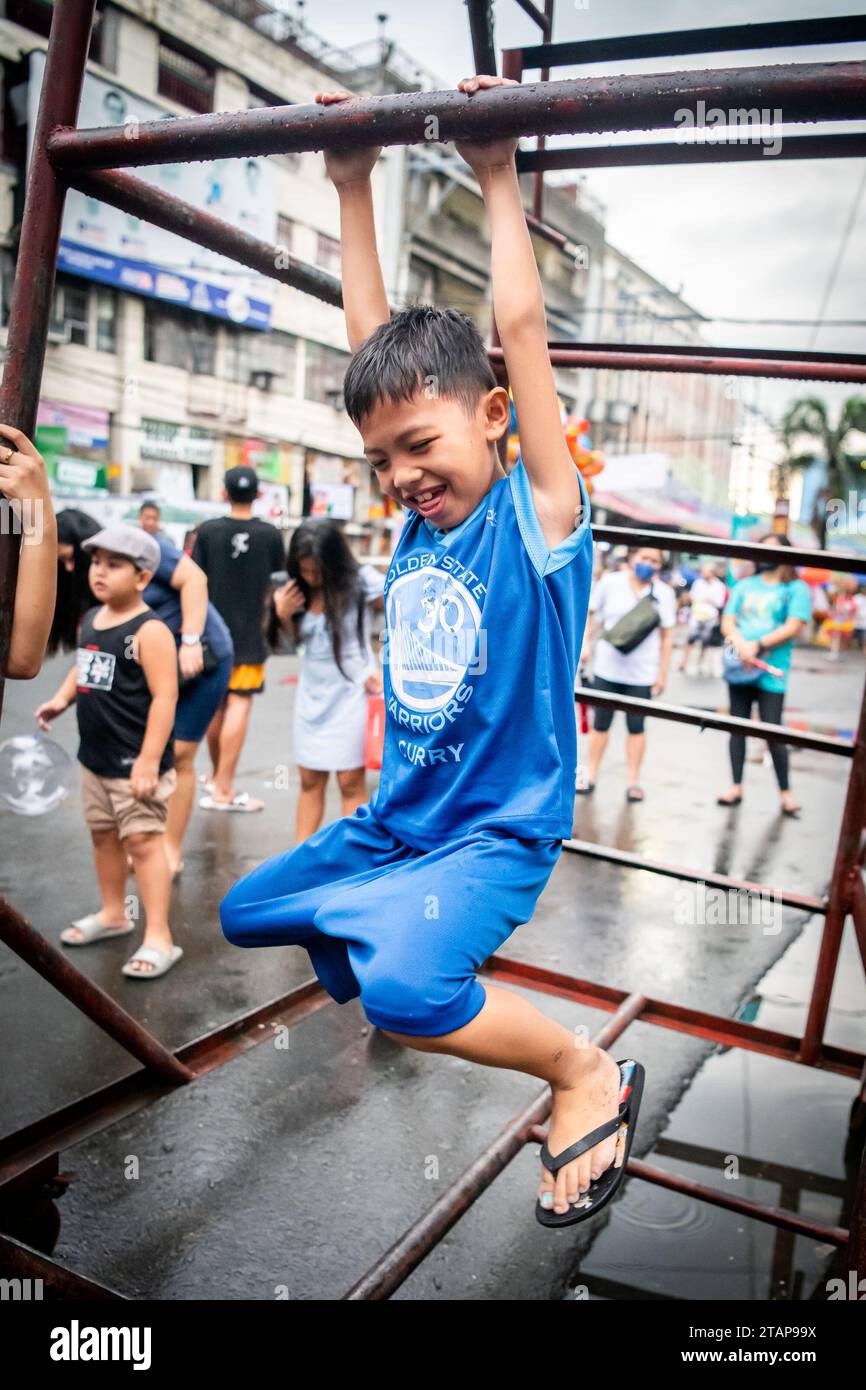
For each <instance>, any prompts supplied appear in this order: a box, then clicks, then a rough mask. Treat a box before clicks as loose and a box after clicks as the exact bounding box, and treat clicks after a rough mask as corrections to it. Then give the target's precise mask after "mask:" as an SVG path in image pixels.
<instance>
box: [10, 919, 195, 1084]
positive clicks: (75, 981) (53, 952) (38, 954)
mask: <svg viewBox="0 0 866 1390" xmlns="http://www.w3.org/2000/svg"><path fill="white" fill-rule="evenodd" d="M0 940H2V941H4V942H5V943H6V945H7V946H8V947H9V948H10V950H12V951H14V952H15V953H16V955H19V956H20V957H21V959H22V960H25V961H26V962H27V964H28V965H30V966H32V967H33V969H34V970H35V971H36V973H37V974H38V975H41V976H42V978H43V980H47V981H48V983H49V984H50V985H53V986H54V988H55V989H56V990H58V991H59V992H60V994H62V995H63V996H64V998H66V999H68V1000H69V1001H70V1003H72V1004H74V1005H75V1007H76V1008H77V1009H80V1010H81V1012H82V1013H83V1014H85V1015H86V1017H87V1018H89V1019H91V1020H92V1021H93V1022H94V1023H97V1024H98V1025H99V1027H100V1028H101V1029H102V1030H103V1032H105V1033H107V1034H108V1036H109V1037H110V1038H113V1039H114V1041H115V1042H117V1043H120V1046H121V1047H123V1048H125V1049H126V1051H127V1052H130V1053H131V1054H132V1056H133V1057H136V1058H137V1059H138V1061H139V1062H142V1063H143V1064H144V1066H146V1067H149V1068H150V1070H151V1071H152V1072H153V1073H154V1074H155V1075H157V1076H161V1077H163V1078H164V1080H166V1081H170V1082H173V1083H174V1084H175V1085H178V1084H179V1083H181V1082H185V1081H191V1080H192V1077H193V1073H192V1072H191V1071H190V1070H189V1068H188V1067H185V1066H184V1065H183V1063H182V1062H179V1061H178V1060H177V1058H176V1057H175V1056H174V1055H173V1053H171V1052H170V1051H169V1050H168V1048H167V1047H164V1046H163V1044H162V1043H161V1042H160V1041H159V1039H158V1038H155V1037H154V1036H153V1034H152V1033H149V1032H148V1031H147V1029H146V1028H143V1027H142V1026H141V1024H140V1023H138V1022H137V1020H136V1019H134V1018H133V1017H132V1015H131V1014H128V1013H127V1012H126V1010H125V1009H122V1008H121V1007H120V1005H119V1004H118V1003H116V1002H115V1000H114V999H112V997H111V995H110V994H106V992H105V990H103V989H100V988H99V985H96V984H94V983H93V981H92V980H89V979H88V978H87V976H86V975H82V973H81V971H80V970H76V969H75V966H74V965H71V964H70V962H69V961H68V960H67V959H66V957H65V956H64V955H62V954H61V953H60V951H58V950H57V948H56V947H54V946H52V945H51V943H50V942H49V941H46V940H45V937H44V936H40V934H39V932H38V931H36V930H35V928H34V927H32V926H31V925H30V923H29V922H28V921H27V920H26V919H25V918H24V917H22V915H21V913H20V912H16V911H15V908H14V907H12V906H11V904H9V903H8V902H7V901H6V899H5V898H0Z"/></svg>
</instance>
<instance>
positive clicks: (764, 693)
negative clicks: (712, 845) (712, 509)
mask: <svg viewBox="0 0 866 1390" xmlns="http://www.w3.org/2000/svg"><path fill="white" fill-rule="evenodd" d="M761 544H762V545H767V546H770V545H777V546H785V545H790V544H791V542H790V541H789V540H788V537H787V536H778V535H776V534H775V533H772V532H771V533H770V534H769V535H766V536H764V537H763V538H762V540H761ZM756 568H757V573H756V574H753V575H751V576H750V577H749V578H748V579H741V580H739V582H738V583H736V584H735V585H734V587H733V590H732V591H731V595H730V598H729V599H728V602H727V604H726V605H725V610H724V613H723V615H722V635H723V636H724V637H725V639H726V640H727V641H728V642H730V643H731V645H732V646H733V648H734V651H735V652H736V654H737V656H738V657H739V658H740V660H741V661H742V662H744V663H745V664H746V665H748V663H749V662H750V661H751V660H752V658H754V657H758V658H759V659H760V660H761V661H765V662H766V663H767V665H768V666H772V667H774V668H775V669H776V670H777V671H779V672H780V673H781V674H780V675H771V673H770V672H769V671H763V670H762V671H761V673H760V675H759V676H758V678H757V680H755V681H752V682H749V683H746V684H742V685H736V684H733V683H729V685H728V689H729V691H730V696H731V714H732V715H736V716H737V717H739V718H740V719H750V718H751V715H752V707H753V705H754V704H755V703H756V702H757V705H758V717H759V718H760V719H761V720H763V722H764V723H766V724H781V723H782V722H783V721H782V710H783V707H784V703H785V690H786V688H787V685H788V676H789V674H790V671H791V655H792V652H793V648H794V639H795V638H796V637H797V636H798V635H799V633H800V632H801V631H802V629H803V627H804V626H805V625H806V623H808V622H809V620H810V618H811V616H812V600H811V597H810V594H809V589H808V586H807V585H806V584H804V583H803V581H802V579H797V577H796V570H795V569H794V568H793V567H792V566H791V565H785V564H777V563H776V561H775V560H763V561H761V562H760V564H758V565H757V567H756ZM730 752H731V770H732V772H733V777H734V780H733V785H732V786H731V788H730V790H729V791H728V792H726V793H725V795H724V796H720V797H717V800H718V802H719V805H721V806H738V805H739V803H740V802H741V801H742V799H743V767H744V765H745V759H746V738H745V735H744V734H732V735H731V743H730ZM770 756H771V757H772V759H773V767H774V768H775V772H776V780H777V782H778V784H779V795H780V798H781V803H782V812H783V814H784V815H786V816H796V815H797V813H798V812H799V811H800V810H801V809H802V808H801V806H800V803H799V802H798V801H797V800H796V798H795V796H794V794H793V792H792V791H791V788H790V781H789V773H788V748H787V744H784V743H778V742H777V741H776V740H773V742H771V743H770Z"/></svg>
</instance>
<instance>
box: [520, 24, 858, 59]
mask: <svg viewBox="0 0 866 1390" xmlns="http://www.w3.org/2000/svg"><path fill="white" fill-rule="evenodd" d="M862 39H866V17H864V16H863V15H860V14H851V15H838V16H828V17H827V18H826V19H781V20H771V21H769V22H767V23H762V24H719V25H714V26H713V27H712V28H708V29H669V30H668V31H667V32H664V33H656V34H623V35H621V36H617V37H616V38H609V39H576V40H573V41H570V42H565V43H544V44H540V43H538V44H529V45H526V46H524V47H523V48H516V49H514V50H510V49H505V52H506V53H508V52H512V51H513V52H515V53H519V54H520V57H521V61H522V63H523V67H524V69H529V70H530V71H532V70H534V69H535V68H558V67H566V66H568V67H571V66H572V65H578V64H579V65H581V66H583V65H585V64H588V63H606V62H607V61H608V60H609V59H612V58H616V59H626V60H631V59H634V60H637V59H640V58H672V57H674V56H677V57H679V56H680V55H681V54H685V53H735V52H744V51H746V50H748V49H752V50H756V49H759V48H796V47H798V46H799V45H803V44H815V45H817V44H823V43H858V42H859V41H860V40H862Z"/></svg>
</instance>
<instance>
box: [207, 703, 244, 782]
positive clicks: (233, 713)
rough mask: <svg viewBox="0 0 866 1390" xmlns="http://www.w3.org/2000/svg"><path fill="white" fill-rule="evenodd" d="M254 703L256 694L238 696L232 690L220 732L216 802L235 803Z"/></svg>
mask: <svg viewBox="0 0 866 1390" xmlns="http://www.w3.org/2000/svg"><path fill="white" fill-rule="evenodd" d="M252 704H253V696H252V695H236V694H234V692H232V691H230V692H229V695H228V698H227V700H226V705H225V710H224V713H223V720H222V727H221V729H220V738H219V751H218V757H217V768H216V775H215V776H214V779H213V798H214V801H231V799H232V797H233V796H234V794H235V772H236V770H237V765H238V762H239V760H240V756H241V749H242V748H243V746H244V740H245V739H246V736H247V730H248V728H249V725H250V712H251V710H252Z"/></svg>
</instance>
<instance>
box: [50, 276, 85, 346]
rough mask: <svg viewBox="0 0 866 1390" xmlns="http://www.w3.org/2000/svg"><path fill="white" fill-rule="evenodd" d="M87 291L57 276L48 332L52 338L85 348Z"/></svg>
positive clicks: (77, 284) (79, 283)
mask: <svg viewBox="0 0 866 1390" xmlns="http://www.w3.org/2000/svg"><path fill="white" fill-rule="evenodd" d="M88 299H89V290H88V286H87V285H86V284H82V283H81V282H80V281H79V282H77V283H76V282H75V281H74V280H73V281H69V280H66V279H63V278H61V277H59V276H58V279H57V283H56V284H55V286H54V300H53V303H52V305H51V320H50V322H49V325H48V332H49V334H50V335H51V337H52V338H55V339H58V338H59V339H61V340H62V341H64V342H67V343H78V344H79V346H81V347H87V343H88V336H89V332H88V330H89V323H88Z"/></svg>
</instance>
